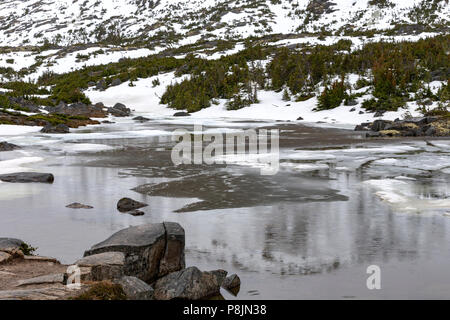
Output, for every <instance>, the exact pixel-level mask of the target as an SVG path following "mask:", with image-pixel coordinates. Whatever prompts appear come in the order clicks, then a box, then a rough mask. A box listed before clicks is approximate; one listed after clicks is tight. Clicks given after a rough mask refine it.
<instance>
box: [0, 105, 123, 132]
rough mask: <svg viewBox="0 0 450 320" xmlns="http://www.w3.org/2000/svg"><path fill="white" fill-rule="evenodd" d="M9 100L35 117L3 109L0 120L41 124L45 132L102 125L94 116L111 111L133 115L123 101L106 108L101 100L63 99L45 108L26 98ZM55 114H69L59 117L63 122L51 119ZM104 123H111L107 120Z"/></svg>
mask: <svg viewBox="0 0 450 320" xmlns="http://www.w3.org/2000/svg"><path fill="white" fill-rule="evenodd" d="M9 99H10V100H11V102H12V103H13V104H15V105H17V106H18V107H20V110H26V111H27V112H32V113H35V114H36V116H29V115H28V114H25V113H22V112H15V111H11V110H10V111H5V110H2V109H0V123H3V124H14V125H24V126H39V127H43V129H42V131H41V132H42V133H57V134H61V133H68V132H69V131H70V128H79V127H82V126H86V125H95V124H100V122H99V121H97V120H93V119H91V118H106V117H107V116H108V115H109V114H110V115H113V116H115V117H129V116H130V115H131V109H130V108H127V107H126V106H125V105H124V104H122V103H116V104H115V105H114V106H113V107H110V108H107V107H105V106H104V104H103V103H101V102H100V103H97V104H94V105H92V104H86V103H82V102H77V103H72V104H67V103H64V102H60V103H59V104H58V105H56V106H47V107H44V108H42V107H40V106H38V105H36V104H35V103H34V102H32V101H29V100H26V99H24V98H15V97H10V98H9ZM53 115H62V116H66V118H61V119H59V118H58V120H61V121H60V122H61V123H59V124H55V121H51V119H49V117H51V116H53ZM104 123H109V122H108V121H105V122H104Z"/></svg>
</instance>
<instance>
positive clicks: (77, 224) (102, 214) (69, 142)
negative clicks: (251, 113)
mask: <svg viewBox="0 0 450 320" xmlns="http://www.w3.org/2000/svg"><path fill="white" fill-rule="evenodd" d="M191 121H192V120H186V121H185V122H184V123H183V120H180V119H175V120H172V119H163V120H158V121H151V122H148V123H134V122H132V121H130V120H122V121H121V122H119V123H117V124H114V125H109V126H97V127H89V128H85V129H81V130H76V132H75V133H73V134H69V135H64V136H58V135H53V136H42V135H40V134H36V133H35V134H27V135H24V136H14V137H8V141H9V142H12V143H16V144H20V145H22V146H23V147H24V149H23V150H21V151H15V152H7V153H0V165H1V167H0V172H8V170H9V171H17V168H20V169H22V170H27V169H32V170H37V171H46V172H52V173H53V174H54V175H55V177H56V180H55V183H54V184H52V185H38V184H33V185H31V184H30V185H26V184H7V183H0V219H1V223H0V235H1V236H2V237H6V236H8V237H17V238H21V239H23V240H25V241H26V242H28V243H31V244H33V245H34V246H37V247H39V250H38V252H39V253H40V254H42V255H49V256H54V257H57V258H59V259H61V260H62V261H63V262H64V263H72V262H74V261H75V260H77V259H78V258H79V257H81V256H82V254H83V251H84V250H85V249H87V248H89V247H90V246H91V245H93V244H95V243H97V242H99V241H101V240H104V239H105V238H106V237H108V236H109V235H111V234H112V233H113V232H115V231H118V230H120V229H122V228H125V227H128V226H131V225H138V224H142V223H152V222H161V221H177V222H179V223H181V224H182V226H183V227H184V228H185V230H186V258H187V264H188V265H195V266H198V267H199V268H201V269H203V270H212V269H217V268H222V269H226V270H228V271H229V272H233V273H238V274H239V276H240V277H241V279H242V287H241V290H240V293H239V294H238V296H237V297H233V296H232V295H230V294H229V293H227V292H223V294H224V296H225V297H226V298H228V299H236V298H237V299H261V298H264V299H310V298H323V299H327V298H336V299H358V298H389V299H390V298H446V299H448V298H450V189H449V182H450V175H449V168H450V161H449V160H450V148H449V146H450V141H449V140H432V141H421V140H382V141H377V140H370V141H367V140H364V139H362V138H361V137H360V136H358V135H357V134H354V133H353V132H351V131H344V130H337V129H325V128H317V127H316V128H311V127H304V126H301V125H298V124H293V123H265V122H250V121H249V122H243V121H236V122H232V121H225V120H220V119H217V120H214V121H211V120H209V121H208V122H207V123H206V124H207V126H206V130H209V132H214V131H215V132H217V131H227V130H228V131H229V130H236V129H239V128H250V127H252V128H257V127H266V128H272V127H277V128H280V129H281V141H280V145H281V163H280V164H281V167H280V172H279V173H278V174H277V175H276V176H266V177H264V176H261V175H260V174H259V173H260V171H259V168H258V163H257V162H256V160H254V162H252V161H253V160H251V159H250V160H248V159H246V160H245V161H243V159H240V158H236V159H234V160H233V164H230V165H228V166H227V165H215V166H207V165H201V166H182V167H174V166H173V165H172V163H171V161H170V150H171V147H172V145H173V143H172V142H171V139H170V133H171V131H172V130H174V129H175V128H179V127H185V128H187V129H190V130H193V128H192V126H191V123H190V122H191ZM18 158H20V159H22V160H14V159H18ZM4 161H9V162H4ZM141 185H146V187H142V188H140V189H139V190H138V191H140V192H136V191H132V189H134V188H136V187H138V186H141ZM125 196H127V197H132V198H134V199H136V200H139V201H143V202H146V203H148V204H149V207H147V208H144V209H143V211H144V212H145V213H146V215H145V216H143V217H132V216H129V215H126V214H120V213H119V212H118V211H117V209H116V203H117V201H118V200H119V199H120V198H122V197H125ZM73 202H81V203H84V204H89V205H92V206H94V209H92V210H73V209H68V208H65V206H66V205H68V204H70V203H73ZM370 265H378V266H380V267H381V270H382V290H375V291H370V290H368V289H367V287H366V280H367V277H368V275H367V274H366V269H367V267H368V266H370Z"/></svg>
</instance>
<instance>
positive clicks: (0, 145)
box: [0, 141, 20, 152]
mask: <svg viewBox="0 0 450 320" xmlns="http://www.w3.org/2000/svg"><path fill="white" fill-rule="evenodd" d="M16 149H20V147H19V146H16V145H15V144H12V143H8V142H6V141H3V142H0V152H2V151H13V150H16Z"/></svg>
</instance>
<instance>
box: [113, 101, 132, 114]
mask: <svg viewBox="0 0 450 320" xmlns="http://www.w3.org/2000/svg"><path fill="white" fill-rule="evenodd" d="M108 112H109V113H111V114H112V115H113V116H115V117H129V116H130V115H131V110H130V109H129V108H127V107H126V106H125V105H124V104H122V103H116V104H115V105H114V107H112V108H108Z"/></svg>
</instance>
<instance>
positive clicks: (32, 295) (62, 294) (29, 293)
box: [0, 285, 72, 300]
mask: <svg viewBox="0 0 450 320" xmlns="http://www.w3.org/2000/svg"><path fill="white" fill-rule="evenodd" d="M71 293H72V292H71V291H69V290H68V289H67V288H66V287H65V286H64V285H59V286H52V287H49V288H41V289H29V290H8V291H0V300H60V299H64V298H66V297H68V296H69V295H70V294H71Z"/></svg>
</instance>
